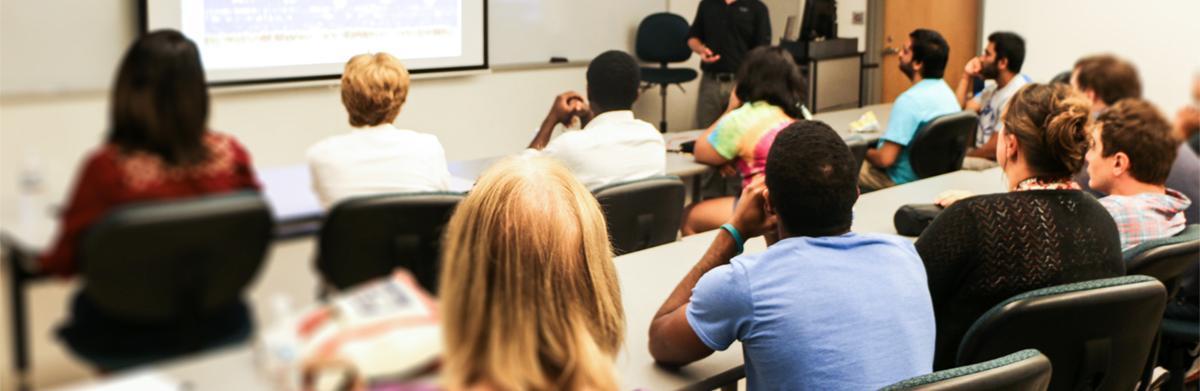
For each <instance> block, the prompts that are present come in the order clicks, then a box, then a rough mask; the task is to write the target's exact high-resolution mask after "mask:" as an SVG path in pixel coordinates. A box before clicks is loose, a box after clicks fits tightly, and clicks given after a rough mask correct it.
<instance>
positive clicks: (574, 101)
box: [547, 91, 591, 125]
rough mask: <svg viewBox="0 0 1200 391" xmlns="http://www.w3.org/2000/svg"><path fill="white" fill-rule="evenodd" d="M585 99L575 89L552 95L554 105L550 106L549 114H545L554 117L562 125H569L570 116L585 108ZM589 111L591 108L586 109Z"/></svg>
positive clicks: (586, 105)
mask: <svg viewBox="0 0 1200 391" xmlns="http://www.w3.org/2000/svg"><path fill="white" fill-rule="evenodd" d="M587 107H588V104H587V100H585V99H584V98H583V95H580V94H579V93H578V92H575V91H567V92H564V93H561V94H558V96H556V97H554V105H553V106H550V114H548V115H547V116H548V117H550V118H553V119H554V122H558V123H560V124H563V125H570V123H571V117H574V116H576V115H579V112H580V111H581V110H585V109H587ZM587 111H588V112H589V113H590V112H591V110H587Z"/></svg>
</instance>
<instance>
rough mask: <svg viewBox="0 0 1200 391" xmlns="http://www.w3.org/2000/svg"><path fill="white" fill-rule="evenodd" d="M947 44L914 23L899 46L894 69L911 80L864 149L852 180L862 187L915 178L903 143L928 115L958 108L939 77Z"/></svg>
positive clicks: (885, 185)
mask: <svg viewBox="0 0 1200 391" xmlns="http://www.w3.org/2000/svg"><path fill="white" fill-rule="evenodd" d="M949 56H950V46H949V45H948V44H946V40H945V39H944V38H942V35H941V34H938V32H937V31H933V30H926V29H916V30H913V32H912V33H909V34H908V41H907V42H905V43H904V48H903V49H902V50H901V51H900V71H901V72H904V75H905V76H908V79H909V80H912V81H913V86H912V87H909V89H908V90H906V91H904V93H902V94H900V96H899V97H897V98H896V102H895V103H894V104H893V105H892V114H891V116H890V117H889V118H888V124H887V131H886V132H884V133H883V137H881V138H880V139H879V144H878V145H876V146H875V148H874V149H871V150H869V151H867V158H866V161H865V162H863V166H862V171H861V172H859V176H858V182H859V185H860V186H861V187H862V189H863V191H875V190H879V189H884V188H888V187H892V186H895V185H901V184H905V183H908V182H912V181H915V180H917V174H916V173H915V172H913V169H912V164H910V163H909V156H908V155H909V148H908V146H909V145H908V144H909V143H910V142H912V139H913V136H915V135H916V134H917V131H918V130H920V129H921V126H924V125H925V124H926V123H928V122H929V121H932V120H933V119H934V118H937V117H940V116H943V115H946V114H950V113H954V112H956V111H959V106H958V98H956V97H955V96H954V91H951V90H950V86H948V85H946V82H944V81H942V74H943V71H945V69H946V59H947V58H948V57H949Z"/></svg>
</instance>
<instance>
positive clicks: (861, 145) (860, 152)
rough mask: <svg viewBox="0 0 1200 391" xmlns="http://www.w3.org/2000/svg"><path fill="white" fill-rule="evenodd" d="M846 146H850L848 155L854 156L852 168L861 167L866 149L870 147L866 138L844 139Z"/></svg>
mask: <svg viewBox="0 0 1200 391" xmlns="http://www.w3.org/2000/svg"><path fill="white" fill-rule="evenodd" d="M846 146H848V147H850V155H852V156H854V168H855V169H857V168H859V167H862V164H863V160H866V158H867V149H869V148H870V147H871V145H870V144H868V143H867V140H863V139H862V138H861V137H857V138H854V139H850V140H846Z"/></svg>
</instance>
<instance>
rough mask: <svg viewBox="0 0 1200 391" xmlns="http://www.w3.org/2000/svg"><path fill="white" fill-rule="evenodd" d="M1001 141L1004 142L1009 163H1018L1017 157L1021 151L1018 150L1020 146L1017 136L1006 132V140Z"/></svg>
mask: <svg viewBox="0 0 1200 391" xmlns="http://www.w3.org/2000/svg"><path fill="white" fill-rule="evenodd" d="M1001 141H1002V142H1004V150H1005V151H1006V152H1007V153H1008V156H1007V158H1008V161H1009V162H1015V161H1017V155H1018V152H1020V149H1019V148H1018V147H1019V146H1020V144H1019V143H1018V142H1017V136H1016V135H1014V134H1012V133H1008V132H1004V140H1001Z"/></svg>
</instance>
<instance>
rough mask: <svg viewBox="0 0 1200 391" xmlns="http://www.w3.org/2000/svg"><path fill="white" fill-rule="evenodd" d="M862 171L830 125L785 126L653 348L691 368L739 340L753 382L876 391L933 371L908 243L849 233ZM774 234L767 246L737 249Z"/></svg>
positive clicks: (929, 321) (925, 301)
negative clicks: (775, 238)
mask: <svg viewBox="0 0 1200 391" xmlns="http://www.w3.org/2000/svg"><path fill="white" fill-rule="evenodd" d="M857 174H858V167H856V166H855V162H854V158H853V157H852V155H851V154H850V150H849V148H847V147H846V144H845V142H844V141H842V138H841V136H839V135H838V134H837V133H836V132H834V131H833V129H830V128H829V126H828V125H825V124H824V123H821V122H812V121H803V120H801V121H796V122H795V123H794V124H791V125H790V126H788V127H787V128H786V129H784V130H782V131H781V132H779V134H778V136H777V137H776V138H775V143H774V145H772V146H771V152H770V154H769V155H768V157H767V164H766V174H765V176H766V178H765V186H764V178H762V176H759V177H757V178H756V179H755V180H754V182H752V183H751V184H750V185H748V186H746V187H745V188H744V189H743V192H742V198H741V200H740V201H739V203H738V205H737V211H736V212H735V213H734V216H733V218H732V219H731V220H730V223H728V224H725V225H724V226H722V228H723V229H722V230H720V231H718V232H717V236H716V238H715V239H714V240H713V243H712V244H711V245H710V246H709V248H708V252H707V253H705V254H704V257H703V258H701V259H700V261H699V263H697V264H696V266H695V267H694V268H692V271H691V272H690V273H688V275H687V276H685V277H684V279H683V281H681V282H680V283H679V285H677V286H676V287H675V290H674V291H673V292H672V293H671V296H670V297H669V298H667V300H666V302H665V303H663V305H662V307H661V308H660V309H659V310H658V313H657V314H655V316H654V321H653V323H651V325H650V354H651V355H653V356H654V359H655V360H657V361H658V362H660V363H663V364H667V365H684V364H687V363H690V362H693V361H696V360H699V359H702V358H704V357H706V356H708V355H709V354H712V352H713V351H714V350H725V349H726V348H728V347H729V345H730V344H732V343H733V342H734V341H735V340H737V341H741V342H742V351H743V354H744V355H745V362H746V381H747V384H748V387H747V388H748V389H750V390H758V389H765V388H780V389H798V390H800V389H847V390H867V389H878V388H879V387H882V386H885V385H887V384H890V383H893V382H896V381H899V380H902V379H905V378H908V377H911V376H916V375H921V374H925V373H928V372H929V371H930V364H931V361H932V360H933V341H934V319H933V307H932V304H931V302H930V299H929V291H928V290H927V289H926V287H925V270H924V268H923V267H922V265H921V259H920V258H919V257H918V256H917V253H916V249H914V248H913V245H912V244H911V243H909V242H908V240H906V239H903V238H900V237H896V236H891V235H877V234H859V233H854V232H851V231H850V223H851V216H852V214H853V211H852V207H853V206H854V203H855V201H857V200H858V187H857V186H856V181H855V179H856V175H857ZM769 231H775V233H776V234H777V235H778V237H779V238H781V239H782V240H780V241H778V242H776V243H774V244H770V243H769V244H770V247H768V248H767V251H766V252H763V253H761V254H753V255H740V256H739V255H738V254H739V253H741V251H742V245H743V243H744V240H745V239H749V238H753V237H756V236H759V235H763V234H765V233H767V232H769Z"/></svg>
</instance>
